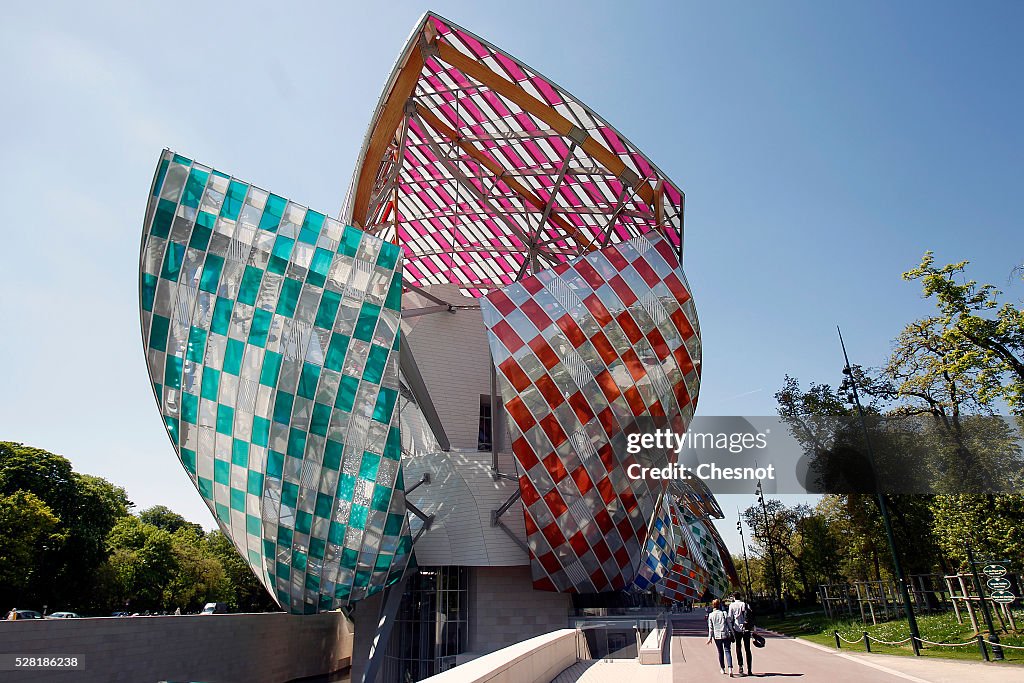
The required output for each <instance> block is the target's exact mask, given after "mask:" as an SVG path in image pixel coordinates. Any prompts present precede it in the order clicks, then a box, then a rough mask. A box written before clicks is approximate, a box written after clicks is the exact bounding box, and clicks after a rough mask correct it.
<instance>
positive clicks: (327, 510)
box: [313, 492, 334, 519]
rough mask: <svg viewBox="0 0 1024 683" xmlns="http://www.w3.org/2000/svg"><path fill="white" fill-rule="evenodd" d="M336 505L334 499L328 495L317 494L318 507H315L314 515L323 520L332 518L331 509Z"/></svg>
mask: <svg viewBox="0 0 1024 683" xmlns="http://www.w3.org/2000/svg"><path fill="white" fill-rule="evenodd" d="M333 505H334V497H333V496H329V495H327V494H326V493H323V492H321V493H317V494H316V505H314V507H313V513H314V514H315V515H316V516H317V517H320V518H321V519H330V518H331V508H332V507H333Z"/></svg>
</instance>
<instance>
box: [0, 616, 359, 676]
mask: <svg viewBox="0 0 1024 683" xmlns="http://www.w3.org/2000/svg"><path fill="white" fill-rule="evenodd" d="M0 643H2V647H0V650H2V651H3V652H4V653H12V654H15V653H16V654H18V655H32V654H46V655H74V656H77V657H78V658H79V661H80V663H81V665H82V666H83V667H84V668H83V669H81V670H77V671H65V672H58V671H34V672H27V671H19V672H17V673H11V672H9V671H5V672H0V680H5V681H7V680H11V681H53V682H54V683H60V682H61V681H68V682H69V683H70V682H71V681H74V683H80V682H84V683H92V682H93V681H96V682H97V683H108V682H111V683H112V682H115V681H130V682H131V683H156V681H208V682H210V683H213V682H218V683H226V682H233V681H240V682H241V681H244V682H245V683H260V682H262V681H266V682H267V683H282V682H283V681H291V680H294V679H297V678H304V677H307V676H317V675H322V674H326V673H330V672H333V671H338V670H340V669H344V668H346V667H348V666H349V665H350V664H351V659H352V624H351V622H349V621H348V620H347V619H346V618H345V617H344V616H343V615H341V614H340V613H337V612H332V613H329V614H318V615H311V616H292V615H289V614H283V613H278V614H218V615H214V616H208V615H206V616H204V615H191V616H180V617H176V616H167V617H123V618H115V617H109V618H97V619H47V620H32V621H0Z"/></svg>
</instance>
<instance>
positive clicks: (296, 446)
mask: <svg viewBox="0 0 1024 683" xmlns="http://www.w3.org/2000/svg"><path fill="white" fill-rule="evenodd" d="M305 450H306V432H304V431H302V430H301V429H295V428H294V427H292V428H291V429H290V430H288V455H290V456H292V457H293V458H301V457H302V454H303V452H304V451H305Z"/></svg>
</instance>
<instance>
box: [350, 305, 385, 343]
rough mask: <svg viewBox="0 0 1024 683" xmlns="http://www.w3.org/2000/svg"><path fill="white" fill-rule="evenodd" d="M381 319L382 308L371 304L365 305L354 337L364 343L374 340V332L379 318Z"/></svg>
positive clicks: (360, 311)
mask: <svg viewBox="0 0 1024 683" xmlns="http://www.w3.org/2000/svg"><path fill="white" fill-rule="evenodd" d="M379 317H380V306H378V305H376V304H371V303H364V304H363V306H362V308H360V309H359V318H358V319H357V320H356V329H355V332H353V333H352V336H353V337H355V338H356V339H362V340H363V341H366V342H368V341H370V340H372V339H373V330H374V329H375V328H376V327H377V318H379Z"/></svg>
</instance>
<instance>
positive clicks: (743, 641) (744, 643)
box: [729, 593, 754, 676]
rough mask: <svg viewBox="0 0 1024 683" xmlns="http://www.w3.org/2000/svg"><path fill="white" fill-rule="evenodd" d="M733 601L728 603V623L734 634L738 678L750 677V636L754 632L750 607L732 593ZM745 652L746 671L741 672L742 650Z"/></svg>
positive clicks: (751, 672)
mask: <svg viewBox="0 0 1024 683" xmlns="http://www.w3.org/2000/svg"><path fill="white" fill-rule="evenodd" d="M732 597H733V600H732V602H731V603H729V621H731V622H732V628H733V631H734V632H735V634H736V666H738V667H739V673H740V676H752V675H753V673H754V672H753V670H752V668H753V664H754V657H753V655H752V654H751V653H750V636H751V635H752V634H753V632H754V623H753V619H752V618H751V610H750V607H749V606H748V605H747V603H745V602H744V601H743V596H742V595H740V594H739V593H733V595H732ZM741 648H745V649H746V651H747V671H746V673H744V671H743V650H742V649H741Z"/></svg>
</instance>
